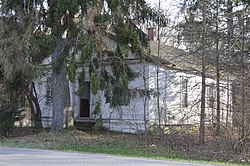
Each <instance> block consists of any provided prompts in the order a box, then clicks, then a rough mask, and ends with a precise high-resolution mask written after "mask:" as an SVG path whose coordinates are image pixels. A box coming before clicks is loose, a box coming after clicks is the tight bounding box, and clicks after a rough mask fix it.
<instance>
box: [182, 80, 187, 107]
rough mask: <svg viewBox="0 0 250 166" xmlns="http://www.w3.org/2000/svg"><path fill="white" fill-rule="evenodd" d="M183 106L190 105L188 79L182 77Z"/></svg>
mask: <svg viewBox="0 0 250 166" xmlns="http://www.w3.org/2000/svg"><path fill="white" fill-rule="evenodd" d="M181 107H188V79H187V78H185V77H184V78H181Z"/></svg>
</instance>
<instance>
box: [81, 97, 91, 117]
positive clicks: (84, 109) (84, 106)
mask: <svg viewBox="0 0 250 166" xmlns="http://www.w3.org/2000/svg"><path fill="white" fill-rule="evenodd" d="M89 114H90V112H89V100H88V99H81V107H80V117H89Z"/></svg>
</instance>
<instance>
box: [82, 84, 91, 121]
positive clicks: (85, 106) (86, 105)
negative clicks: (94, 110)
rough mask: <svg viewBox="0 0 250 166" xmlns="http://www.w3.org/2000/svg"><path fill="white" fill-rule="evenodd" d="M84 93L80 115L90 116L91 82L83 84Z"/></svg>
mask: <svg viewBox="0 0 250 166" xmlns="http://www.w3.org/2000/svg"><path fill="white" fill-rule="evenodd" d="M82 89H83V93H82V95H81V99H80V117H90V82H84V83H83V85H82Z"/></svg>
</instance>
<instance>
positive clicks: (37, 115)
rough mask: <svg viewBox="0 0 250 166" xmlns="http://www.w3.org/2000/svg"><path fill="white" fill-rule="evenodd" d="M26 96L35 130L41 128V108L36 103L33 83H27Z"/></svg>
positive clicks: (36, 98)
mask: <svg viewBox="0 0 250 166" xmlns="http://www.w3.org/2000/svg"><path fill="white" fill-rule="evenodd" d="M33 92H34V93H33ZM26 96H27V100H28V102H29V106H30V110H31V118H32V120H34V123H35V126H36V127H37V128H42V127H43V126H42V121H41V108H40V105H39V102H38V97H37V93H36V89H35V85H34V82H32V83H29V84H28V85H27V89H26Z"/></svg>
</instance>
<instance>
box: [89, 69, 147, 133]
mask: <svg viewBox="0 0 250 166" xmlns="http://www.w3.org/2000/svg"><path fill="white" fill-rule="evenodd" d="M130 67H131V68H132V69H133V71H135V72H137V73H138V74H139V76H138V77H137V78H136V79H135V80H133V81H131V82H130V83H129V87H128V88H129V93H130V95H131V100H130V101H129V102H128V103H127V104H126V105H124V106H119V107H111V106H110V103H107V102H106V98H105V97H104V92H102V91H99V92H98V94H97V95H95V96H93V97H92V98H91V110H92V111H93V110H94V109H95V105H96V103H97V102H100V103H101V114H102V120H103V127H105V128H107V129H109V130H111V131H120V132H129V133H138V132H143V131H144V130H145V121H146V122H147V121H148V120H149V116H148V102H145V97H146V96H145V95H144V94H145V88H146V89H148V83H147V80H148V79H146V83H145V82H144V81H145V80H144V79H143V75H144V74H145V77H146V78H148V69H149V65H148V64H145V65H144V64H132V65H130ZM124 97H125V96H124ZM125 98H126V97H125ZM146 98H147V97H146Z"/></svg>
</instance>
